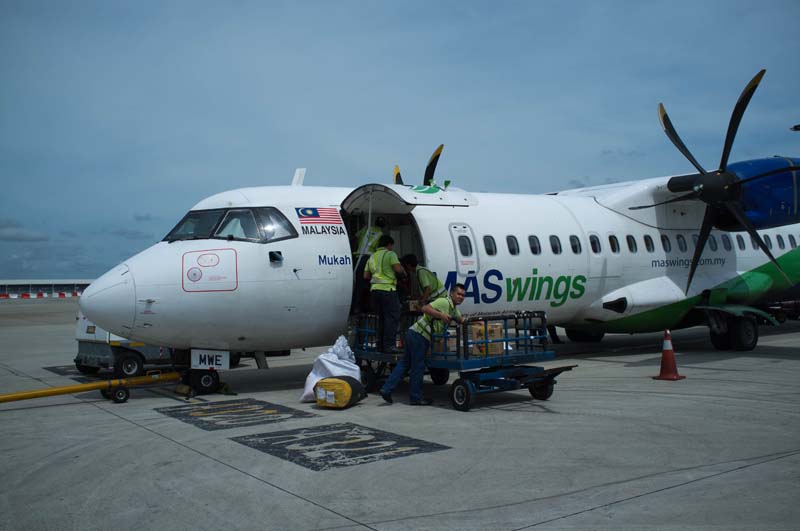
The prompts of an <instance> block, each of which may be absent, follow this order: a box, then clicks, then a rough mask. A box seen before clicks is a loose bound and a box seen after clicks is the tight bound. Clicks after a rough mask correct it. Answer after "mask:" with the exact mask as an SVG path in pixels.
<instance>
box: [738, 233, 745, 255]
mask: <svg viewBox="0 0 800 531" xmlns="http://www.w3.org/2000/svg"><path fill="white" fill-rule="evenodd" d="M736 245H737V246H739V250H740V251H744V248H745V247H746V246H747V244H745V243H744V238H742V235H741V234H737V235H736Z"/></svg>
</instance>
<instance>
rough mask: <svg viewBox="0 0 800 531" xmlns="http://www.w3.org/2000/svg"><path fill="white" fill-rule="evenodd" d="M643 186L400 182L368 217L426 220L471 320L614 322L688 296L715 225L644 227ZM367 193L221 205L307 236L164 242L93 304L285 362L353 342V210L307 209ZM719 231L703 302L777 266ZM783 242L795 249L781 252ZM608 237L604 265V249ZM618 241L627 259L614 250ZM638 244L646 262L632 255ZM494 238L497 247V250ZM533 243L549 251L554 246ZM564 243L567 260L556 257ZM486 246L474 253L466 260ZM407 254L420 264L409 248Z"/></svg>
mask: <svg viewBox="0 0 800 531" xmlns="http://www.w3.org/2000/svg"><path fill="white" fill-rule="evenodd" d="M661 181H662V180H658V182H659V183H660V182H661ZM640 183H641V182H640ZM640 183H635V184H633V185H630V186H628V187H620V188H619V189H615V190H613V191H611V192H608V191H606V192H601V193H595V194H590V193H575V194H570V193H565V194H559V195H511V194H467V193H466V192H463V191H458V190H453V191H452V192H451V191H448V192H441V194H447V193H451V195H452V196H454V197H455V196H456V194H460V196H459V197H462V196H463V197H464V199H463V204H464V205H465V206H460V205H459V206H454V204H457V203H454V204H444V202H443V204H442V205H440V204H437V203H436V201H435V200H434V199H435V198H436V195H435V194H432V195H426V196H425V197H423V196H422V195H421V194H418V195H417V196H414V195H413V194H412V193H411V192H409V191H408V190H407V189H404V188H403V187H401V186H397V185H395V186H390V187H383V188H384V189H387V190H388V191H387V195H386V197H389V196H391V194H395V192H396V197H395V198H394V199H391V200H390V201H389V202H388V203H387V202H384V203H383V204H382V206H381V205H379V204H378V203H377V202H376V203H375V205H373V203H372V202H371V200H370V202H369V203H366V202H363V201H362V203H359V204H360V206H359V208H362V207H364V208H362V210H361V213H362V214H363V213H366V212H367V210H366V207H365V205H367V204H369V208H370V210H369V212H368V214H369V216H370V217H372V218H374V216H375V215H377V214H380V213H381V208H383V209H385V210H387V211H388V210H390V209H391V208H396V209H397V212H403V213H405V214H407V215H409V216H411V217H412V218H413V224H414V227H415V230H416V231H417V232H416V234H415V237H414V241H416V242H417V243H416V245H417V248H416V249H415V251H416V252H417V254H420V255H421V256H420V257H421V258H424V262H425V263H426V264H427V266H428V267H429V268H430V269H431V270H432V271H434V272H435V273H436V274H437V275H438V276H439V277H440V278H442V279H444V280H445V281H446V282H447V283H448V284H452V283H453V282H455V281H458V282H463V283H465V284H466V287H467V298H466V300H465V302H464V305H463V307H462V308H463V312H464V313H495V312H504V311H513V310H523V309H525V310H545V311H547V313H548V318H549V320H550V322H551V323H553V324H561V325H569V324H571V323H580V322H584V321H585V320H587V319H588V320H592V321H596V322H604V321H613V320H618V319H621V318H624V317H627V316H630V315H634V314H637V313H640V312H643V311H646V310H650V309H653V308H656V307H659V306H664V305H667V304H671V303H674V302H677V301H680V300H682V299H685V298H686V296H687V295H686V294H685V293H684V288H685V285H686V277H687V271H688V264H689V262H690V260H691V258H692V253H693V252H694V245H693V242H692V235H693V234H695V233H696V232H697V228H698V227H699V226H700V216H701V215H702V204H699V205H692V204H688V205H687V204H682V205H683V206H681V207H680V208H677V207H676V208H672V209H667V208H665V207H662V208H657V209H652V211H649V212H644V213H641V214H637V216H636V217H632V216H631V215H630V214H629V213H628V212H627V211H626V208H625V206H624V205H627V204H629V203H630V202H633V203H634V204H636V203H637V202H642V201H643V200H646V199H648V198H650V199H652V193H653V192H652V190H653V185H652V183H650V184H649V185H648V187H647V189H648V190H650V191H649V192H647V193H645V192H644V191H642V190H644V189H645V188H643V187H642V185H641V184H640ZM656 189H657V191H659V190H658V186H656ZM357 190H358V189H357ZM412 190H413V189H412ZM354 193H355V192H354V191H353V190H351V189H347V188H321V187H262V188H249V189H242V190H234V191H230V192H225V193H222V194H218V195H216V196H212V197H210V198H208V199H205V200H203V201H201V202H200V203H198V204H197V205H196V206H195V207H194V208H193V209H192V210H193V211H195V210H207V209H231V208H250V207H257V206H258V207H263V206H269V207H275V208H276V209H278V210H280V211H281V212H282V213H283V214H284V216H285V217H286V219H287V220H289V222H291V224H292V226H293V227H294V229H295V230H296V232H297V237H295V238H290V239H284V240H281V241H276V242H273V243H256V242H251V241H237V240H226V239H198V240H179V241H172V242H167V241H162V242H159V243H157V244H156V245H154V246H152V247H150V248H149V249H147V250H145V251H143V252H141V253H139V254H137V255H136V256H133V257H131V258H130V259H128V260H126V261H125V262H124V263H123V264H121V265H120V266H118V267H117V268H115V269H113V270H111V271H109V272H108V273H106V274H105V275H104V276H103V277H101V278H99V279H98V280H97V281H96V282H95V283H93V284H92V286H91V287H90V288H89V289H87V290H86V292H85V293H84V296H83V298H82V299H81V307H82V309H83V311H84V313H86V314H87V316H89V318H90V319H92V320H93V321H95V322H97V323H98V324H99V325H100V326H102V327H104V328H106V329H108V330H110V331H112V332H113V333H115V334H118V335H121V336H124V337H130V338H135V339H137V340H140V341H145V342H148V343H151V344H157V345H165V346H171V347H176V348H208V349H222V350H236V351H252V350H267V351H269V350H283V349H288V348H297V347H304V346H313V345H321V344H330V343H331V342H332V341H333V339H335V337H336V336H337V335H339V334H341V333H343V331H344V329H345V327H346V322H347V317H348V314H349V310H350V304H351V293H352V289H353V261H352V250H351V236H352V235H350V234H348V231H347V229H346V220H347V214H348V211H347V208H345V209H344V210H345V221H344V222H340V223H335V222H334V223H332V224H331V225H329V226H328V227H329V228H327V229H326V228H325V225H319V224H318V225H307V224H303V223H301V221H300V219H299V218H300V213H299V210H298V209H304V208H322V207H334V208H336V209H337V210H338V209H339V208H340V207H342V206H343V201H344V202H345V203H346V198H348V197H351V196H352V195H353V194H354ZM643 196H646V197H643ZM418 198H419V199H418ZM415 201H416V202H415ZM373 209H374V210H373ZM761 233H762V234H766V235H770V236H771V240H772V242H773V243H774V246H773V253H774V254H775V255H776V257H779V256H781V255H783V254H784V253H788V252H798V251H797V250H795V249H794V245H792V244H791V243H790V242H795V241H796V240H797V239H798V238H800V226H798V225H792V226H785V227H781V228H776V229H770V230H766V231H761ZM713 234H714V236H715V238H716V244H717V245H716V249H713V248H710V247H708V246H707V247H706V250H705V252H704V254H703V261H702V262H701V265H700V266H699V268H698V270H697V275H696V277H695V280H694V282H693V284H692V287H691V290H690V292H689V294H688V295H689V296H692V295H696V294H698V293H700V292H702V291H703V290H707V289H711V288H714V287H716V286H718V285H720V284H721V283H723V282H725V281H728V280H730V279H732V278H735V277H736V276H737V274H739V273H741V272H744V271H750V270H753V269H755V268H756V267H759V266H761V265H763V264H764V263H766V262H767V261H768V260H767V258H766V257H765V256H764V255H763V254H762V253H761V252H760V251H758V250H755V249H754V248H753V245H752V244H751V242H750V238H749V236H747V235H746V234H744V233H725V234H728V237H729V238H731V239H730V240H729V242H730V243H731V246H730V249H727V248H726V246H725V245H724V244H723V241H722V234H723V233H720V232H719V231H714V233H713ZM737 234H740V235H741V234H743V235H744V243H745V246H744V249H740V248H739V245H738V244H737V240H736V235H737ZM662 235H666V236H668V238H669V240H670V245H671V250H670V251H665V249H664V246H663V245H662ZM678 235H681V236H682V237H683V238H684V239H685V240H686V242H687V244H688V246H687V248H686V250H681V249H680V248H679V244H678V241H677V237H678ZM778 235H781V237H782V240H783V242H784V247H783V248H778V245H777V236H778ZM790 235H792V238H791V240H790V238H789V236H790ZM593 236H594V237H596V238H597V241H598V242H599V244H600V249H599V252H594V251H593V250H592V247H591V244H590V238H591V237H593ZM612 236H613V237H616V239H617V241H618V244H619V249H618V252H613V251H612V249H611V245H610V241H609V238H610V237H612ZM629 236H630V237H632V239H633V241H634V242H635V244H636V251H631V250H630V249H629V245H628V239H629V238H628V237H629ZM645 236H649V238H650V241H652V244H653V245H652V248H651V249H652V250H651V249H648V247H649V243H648V242H646V240H645ZM485 237H492V238H493V240H494V247H495V248H496V250H495V252H494V253H491V250H492V249H491V241H485ZM532 237H535V238H537V239H538V246H539V247H538V249H537V248H536V245H535V243H536V240H533V239H532ZM464 238H466V240H467V241H468V242H469V246H467V245H466V243H465V240H464ZM512 238H513V239H512ZM514 239H515V240H516V244H517V246H518V252H516V253H515V252H514V251H515V248H514ZM556 239H557V241H556ZM551 240H552V241H551ZM556 243H558V244H560V248H561V252H560V253H558V252H554V246H555V245H556ZM576 244H578V245H579V247H580V248H579V249H578V247H577V245H576ZM487 245H488V247H487ZM470 248H471V254H470V253H467V252H464V251H468V250H469V249H470ZM537 250H538V254H535V252H536V251H537ZM555 250H557V247H556V249H555ZM396 251H397V252H398V254H399V255H402V254H404V253H405V252H408V251H407V250H405V249H403V248H402V245H398V248H397V249H396ZM275 253H279V254H280V259H276V258H275ZM794 274H795V275H796V274H797V272H794ZM793 280H794V282H797V279H796V278H793ZM780 287H781V286H774V288H780ZM783 287H785V286H783ZM768 288H769V287H768ZM763 293H764V290H761V291H760V292H759V293H758V295H763ZM754 296H755V295H754ZM620 298H625V300H626V306H625V308H624V310H623V311H619V308H617V309H616V310H614V309H608V308H604V307H603V305H604V303H609V302H612V301H614V300H618V299H620Z"/></svg>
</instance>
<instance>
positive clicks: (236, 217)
mask: <svg viewBox="0 0 800 531" xmlns="http://www.w3.org/2000/svg"><path fill="white" fill-rule="evenodd" d="M214 237H215V238H224V239H228V240H250V241H259V240H261V235H260V234H259V232H258V225H257V224H256V218H255V217H254V216H253V212H252V211H251V210H249V209H248V210H244V209H241V210H229V211H228V213H227V214H226V215H225V219H223V220H222V223H221V224H220V226H219V229H217V232H216V233H215V234H214Z"/></svg>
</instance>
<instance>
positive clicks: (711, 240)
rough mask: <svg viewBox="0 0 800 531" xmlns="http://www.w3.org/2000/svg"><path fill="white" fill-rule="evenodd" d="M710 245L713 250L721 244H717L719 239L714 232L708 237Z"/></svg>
mask: <svg viewBox="0 0 800 531" xmlns="http://www.w3.org/2000/svg"><path fill="white" fill-rule="evenodd" d="M708 246H709V247H710V248H711V250H712V251H716V250H717V249H718V248H719V246H718V245H717V239H716V238H715V237H714V235H713V234H711V235H710V236H709V237H708Z"/></svg>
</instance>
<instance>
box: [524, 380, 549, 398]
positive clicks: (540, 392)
mask: <svg viewBox="0 0 800 531" xmlns="http://www.w3.org/2000/svg"><path fill="white" fill-rule="evenodd" d="M553 387H555V382H554V381H553V380H547V381H546V382H538V383H534V384H531V385H530V386H529V387H528V391H530V393H531V396H532V397H533V398H535V399H536V400H547V399H548V398H550V397H551V396H553Z"/></svg>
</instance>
